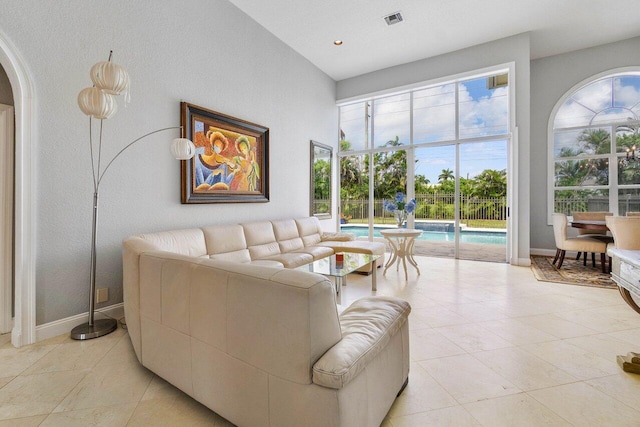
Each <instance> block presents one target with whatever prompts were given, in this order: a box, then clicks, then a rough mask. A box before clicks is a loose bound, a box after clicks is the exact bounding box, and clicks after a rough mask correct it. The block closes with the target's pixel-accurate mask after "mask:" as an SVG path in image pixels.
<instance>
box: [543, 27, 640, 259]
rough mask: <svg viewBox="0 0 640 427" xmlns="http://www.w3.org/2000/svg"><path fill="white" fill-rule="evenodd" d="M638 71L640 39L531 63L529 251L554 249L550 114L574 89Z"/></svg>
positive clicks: (639, 65)
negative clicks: (606, 75) (621, 71)
mask: <svg viewBox="0 0 640 427" xmlns="http://www.w3.org/2000/svg"><path fill="white" fill-rule="evenodd" d="M629 66H635V67H636V69H637V70H640V37H636V38H633V39H628V40H624V41H621V42H617V43H610V44H606V45H602V46H598V47H594V48H589V49H583V50H579V51H575V52H570V53H566V54H562V55H556V56H550V57H547V58H542V59H537V60H535V61H531V169H532V170H533V171H535V172H534V173H532V174H531V206H532V210H531V247H532V248H534V249H555V243H554V239H553V228H552V227H551V226H550V225H548V224H547V211H548V205H547V178H548V176H547V175H548V166H547V138H548V136H547V130H548V124H549V118H550V116H551V110H552V109H553V107H554V106H555V105H556V103H557V102H558V101H559V100H560V98H561V97H562V96H563V95H564V94H565V93H566V92H567V91H569V90H570V89H571V88H572V87H573V86H575V85H577V84H578V83H580V82H582V81H584V80H585V79H588V78H591V77H593V76H594V75H597V74H600V73H603V72H606V71H609V70H614V69H616V68H621V67H629Z"/></svg>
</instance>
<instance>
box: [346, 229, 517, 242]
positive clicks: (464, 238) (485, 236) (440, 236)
mask: <svg viewBox="0 0 640 427" xmlns="http://www.w3.org/2000/svg"><path fill="white" fill-rule="evenodd" d="M416 225H418V224H416ZM421 225H422V224H421ZM389 228H390V227H373V237H382V234H380V230H385V229H389ZM419 228H422V227H419ZM340 231H344V232H347V233H353V234H355V235H356V236H357V237H367V236H368V235H369V230H368V228H367V227H362V226H357V225H343V226H341V227H340ZM416 240H431V241H437V242H451V243H453V242H454V232H453V231H433V230H423V231H422V235H421V236H420V237H418V238H416ZM460 243H484V244H489V245H506V244H507V233H506V232H504V231H467V230H462V231H461V232H460Z"/></svg>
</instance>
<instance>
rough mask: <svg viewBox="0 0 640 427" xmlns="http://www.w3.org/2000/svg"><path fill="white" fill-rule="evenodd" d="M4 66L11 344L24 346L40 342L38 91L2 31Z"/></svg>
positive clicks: (0, 55) (1, 62)
mask: <svg viewBox="0 0 640 427" xmlns="http://www.w3.org/2000/svg"><path fill="white" fill-rule="evenodd" d="M0 65H2V67H3V68H4V70H5V72H6V73H7V77H9V82H10V83H11V89H12V91H13V100H14V108H15V128H14V129H15V134H14V138H15V145H14V150H15V162H14V189H15V194H14V206H13V217H14V245H13V252H14V260H13V271H14V284H15V293H14V307H15V316H14V319H13V329H12V330H11V343H12V344H13V345H14V346H15V347H21V346H23V345H26V344H31V343H34V342H35V341H36V259H35V258H36V257H35V248H36V245H35V242H36V227H35V209H34V208H35V204H34V194H35V191H34V190H35V188H34V187H35V182H34V180H33V179H32V177H33V172H34V171H35V167H34V160H33V152H34V150H32V147H33V145H34V142H35V131H34V129H35V108H34V106H35V96H34V95H35V92H34V89H33V87H34V86H33V83H32V81H31V78H30V76H29V72H28V67H27V66H26V62H25V61H24V60H23V58H22V57H21V55H20V54H19V52H18V50H17V49H16V48H15V47H14V46H13V44H12V43H11V41H10V40H9V38H8V37H6V36H5V34H4V33H3V32H2V31H0Z"/></svg>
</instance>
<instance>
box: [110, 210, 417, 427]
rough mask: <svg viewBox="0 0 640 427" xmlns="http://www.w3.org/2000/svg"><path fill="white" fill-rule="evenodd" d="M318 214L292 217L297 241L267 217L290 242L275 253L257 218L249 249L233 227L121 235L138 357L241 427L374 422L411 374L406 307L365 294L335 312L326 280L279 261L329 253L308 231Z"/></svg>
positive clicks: (129, 324)
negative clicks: (229, 235) (297, 218)
mask: <svg viewBox="0 0 640 427" xmlns="http://www.w3.org/2000/svg"><path fill="white" fill-rule="evenodd" d="M313 220H314V218H311V219H303V220H296V221H294V222H295V223H296V224H297V225H298V230H299V231H300V230H302V233H300V232H299V234H298V237H297V238H296V237H293V238H288V237H289V235H287V234H280V233H281V231H282V230H283V229H288V228H290V227H285V228H280V227H276V226H275V224H276V223H278V221H274V222H273V224H274V230H275V229H277V230H278V232H277V233H278V236H279V240H277V241H276V245H277V247H278V248H281V247H284V248H291V250H289V251H286V252H284V253H282V251H281V252H280V253H279V254H278V253H276V252H277V250H276V248H275V246H274V245H273V242H266V241H267V240H269V239H270V237H269V239H266V237H264V236H265V235H266V234H268V233H266V234H265V233H263V231H264V230H263V229H262V230H261V231H260V232H258V231H256V229H255V228H258V227H257V226H255V224H256V223H251V224H254V225H249V226H247V225H246V224H245V225H243V226H242V228H243V230H244V231H245V233H244V234H243V235H244V236H245V238H246V239H245V240H246V247H242V245H238V244H237V242H238V240H237V239H233V238H229V239H226V238H222V237H223V236H226V235H225V234H224V233H229V234H232V235H233V234H234V233H235V235H236V237H239V231H240V229H239V228H238V227H234V226H223V227H222V228H217V227H208V228H204V229H190V230H178V231H168V232H162V233H154V234H146V235H140V236H135V237H132V238H129V239H127V240H125V242H124V243H123V261H124V309H125V316H126V319H127V327H128V332H129V336H130V338H131V341H132V344H133V348H134V350H135V353H136V356H137V357H138V360H139V361H140V362H141V363H142V364H143V365H144V366H145V367H147V368H148V369H150V370H151V371H153V372H155V373H156V374H158V375H159V376H160V377H162V378H164V379H165V380H167V381H169V382H170V383H171V384H173V385H175V386H176V387H178V388H180V389H181V390H183V391H184V392H185V393H187V394H189V395H190V396H192V397H193V398H194V399H196V400H198V401H199V402H201V403H203V404H204V405H206V406H208V407H209V408H211V409H212V410H214V411H215V412H217V413H218V414H220V415H222V416H223V417H225V418H227V419H228V420H230V421H231V422H233V423H235V424H237V425H240V426H302V425H304V426H349V427H351V426H378V425H380V423H381V422H382V420H383V419H384V417H385V415H386V413H387V412H388V410H389V408H390V407H391V405H392V404H393V401H394V400H395V398H396V396H397V394H398V393H399V392H400V391H401V390H402V388H403V386H404V384H406V381H407V379H408V373H409V335H408V320H407V319H408V315H409V312H410V310H411V308H410V306H409V304H408V303H407V302H406V301H403V300H401V299H397V298H392V297H367V298H363V299H360V300H358V301H356V302H354V303H353V304H352V305H351V306H350V307H348V308H346V309H345V310H344V311H343V312H342V314H340V315H338V310H337V306H336V303H335V289H334V285H333V283H332V282H331V281H329V280H328V279H327V278H325V277H323V276H321V275H317V274H313V273H307V272H303V271H297V270H293V269H288V268H282V265H285V266H292V265H295V264H296V263H298V262H299V261H300V260H302V259H309V257H320V256H322V254H323V253H327V252H326V249H327V248H328V249H330V250H332V248H331V247H330V246H325V245H323V243H324V242H323V241H322V236H321V235H318V236H311V235H312V234H318V233H306V232H305V231H304V230H305V227H304V224H312V223H313V222H315V221H313ZM285 222H287V223H289V222H288V221H285ZM300 224H303V226H302V227H300ZM247 230H249V233H247V232H246V231H247ZM290 231H291V232H292V230H290ZM316 231H318V230H316ZM274 234H275V232H274ZM259 236H263V237H260V238H259ZM310 236H311V237H310ZM298 239H301V240H302V243H303V245H302V247H300V244H299V241H298ZM221 240H222V241H221ZM225 242H226V243H225ZM265 242H266V243H265ZM356 242H357V241H356ZM231 243H233V244H231ZM345 243H348V242H345ZM362 243H366V242H362ZM293 248H295V249H293ZM321 248H324V249H321ZM365 249H366V248H364V249H363V250H365ZM283 255H285V256H283ZM230 260H231V261H230ZM264 263H267V264H271V265H261V264H264ZM277 263H279V264H280V266H277Z"/></svg>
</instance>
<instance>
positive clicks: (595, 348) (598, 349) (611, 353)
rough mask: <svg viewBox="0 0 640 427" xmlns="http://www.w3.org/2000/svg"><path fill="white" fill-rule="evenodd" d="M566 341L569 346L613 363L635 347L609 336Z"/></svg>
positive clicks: (590, 336)
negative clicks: (617, 357) (619, 356)
mask: <svg viewBox="0 0 640 427" xmlns="http://www.w3.org/2000/svg"><path fill="white" fill-rule="evenodd" d="M564 341H565V342H566V343H567V344H572V345H575V346H576V347H580V348H582V349H584V350H587V351H588V352H590V353H593V354H597V355H598V356H600V357H603V358H605V359H607V360H610V361H613V362H615V361H616V356H617V355H618V354H627V352H629V351H632V350H633V346H632V345H630V344H629V343H628V342H625V341H622V340H619V339H617V338H615V337H612V336H611V335H609V334H598V335H589V336H586V337H577V338H569V339H567V340H564Z"/></svg>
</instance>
